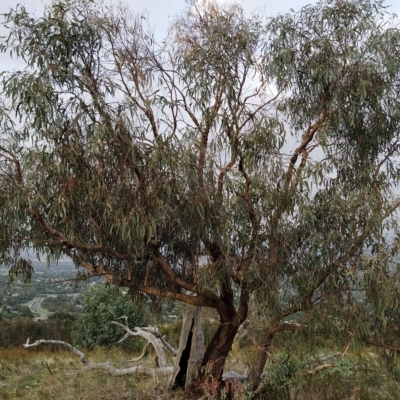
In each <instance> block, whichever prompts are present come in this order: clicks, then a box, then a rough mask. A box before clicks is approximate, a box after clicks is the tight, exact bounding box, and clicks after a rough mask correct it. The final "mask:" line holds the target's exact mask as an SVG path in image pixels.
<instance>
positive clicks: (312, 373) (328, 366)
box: [307, 364, 335, 375]
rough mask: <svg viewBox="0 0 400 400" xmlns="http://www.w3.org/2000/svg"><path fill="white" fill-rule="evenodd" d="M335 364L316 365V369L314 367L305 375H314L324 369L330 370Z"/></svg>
mask: <svg viewBox="0 0 400 400" xmlns="http://www.w3.org/2000/svg"><path fill="white" fill-rule="evenodd" d="M334 366H335V364H322V365H318V367H315V368H313V369H310V370H308V371H307V375H314V374H315V373H317V372H319V371H322V370H324V369H328V368H332V367H334Z"/></svg>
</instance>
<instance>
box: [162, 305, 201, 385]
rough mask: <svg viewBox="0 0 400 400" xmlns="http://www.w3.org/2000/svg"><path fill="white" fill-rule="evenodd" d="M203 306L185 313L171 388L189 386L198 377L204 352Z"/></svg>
mask: <svg viewBox="0 0 400 400" xmlns="http://www.w3.org/2000/svg"><path fill="white" fill-rule="evenodd" d="M201 313H202V308H201V307H197V308H196V309H194V310H188V311H186V312H185V313H184V315H183V325H182V330H181V336H180V339H179V348H178V352H177V357H176V362H175V366H174V370H173V373H172V376H171V379H170V387H171V388H178V387H182V388H185V389H187V388H189V387H190V386H191V384H192V382H193V381H194V380H195V379H196V378H197V376H198V373H199V370H200V366H201V361H202V358H203V354H204V335H203V327H202V325H201Z"/></svg>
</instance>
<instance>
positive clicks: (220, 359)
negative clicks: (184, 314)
mask: <svg viewBox="0 0 400 400" xmlns="http://www.w3.org/2000/svg"><path fill="white" fill-rule="evenodd" d="M238 329H239V325H238V324H237V323H234V322H233V321H221V322H220V324H219V326H218V329H217V331H216V332H215V334H214V336H213V338H212V339H211V341H210V343H209V344H208V346H207V348H206V351H205V354H204V358H203V362H202V364H201V369H202V370H201V377H202V382H204V383H211V382H221V380H222V372H223V369H224V365H225V360H226V358H227V356H228V354H229V352H230V351H231V350H232V344H233V341H234V339H235V336H236V333H237V331H238Z"/></svg>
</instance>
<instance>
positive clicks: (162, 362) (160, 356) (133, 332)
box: [111, 317, 169, 368]
mask: <svg viewBox="0 0 400 400" xmlns="http://www.w3.org/2000/svg"><path fill="white" fill-rule="evenodd" d="M121 318H123V319H125V325H124V324H121V323H120V322H116V321H112V322H111V323H112V324H114V325H117V326H120V327H121V328H123V329H125V331H126V335H125V336H124V337H123V338H122V339H121V340H120V341H119V342H122V341H123V340H125V339H126V338H127V337H129V336H134V337H135V336H136V337H141V338H143V339H146V340H147V341H148V342H149V343H151V344H152V346H153V347H154V351H155V352H156V355H157V360H158V365H159V366H160V368H165V367H168V366H169V363H168V359H167V356H166V354H165V351H164V349H163V345H162V342H161V341H160V339H158V338H157V337H156V336H155V335H153V334H152V333H150V332H147V331H146V330H144V329H141V328H137V327H136V328H133V329H130V328H129V326H128V318H127V317H121Z"/></svg>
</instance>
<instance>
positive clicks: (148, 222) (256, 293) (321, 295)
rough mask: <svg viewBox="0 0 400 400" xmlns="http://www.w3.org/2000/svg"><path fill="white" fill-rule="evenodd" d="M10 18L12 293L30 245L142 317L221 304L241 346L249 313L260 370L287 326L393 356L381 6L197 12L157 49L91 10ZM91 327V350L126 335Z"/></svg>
mask: <svg viewBox="0 0 400 400" xmlns="http://www.w3.org/2000/svg"><path fill="white" fill-rule="evenodd" d="M5 23H6V24H7V26H8V27H9V28H8V29H9V36H8V37H7V38H5V39H3V40H2V41H1V43H0V49H1V50H2V51H3V52H5V51H14V52H15V53H16V54H17V56H18V57H20V58H22V59H23V60H24V61H25V63H26V65H27V67H26V68H25V69H23V70H21V71H5V72H3V73H2V75H1V76H2V81H1V87H2V90H1V92H2V100H1V103H0V126H1V138H0V160H1V163H2V164H1V169H0V188H1V189H0V254H1V255H2V259H1V261H2V262H3V263H4V264H6V265H8V266H9V268H10V279H11V280H12V279H14V278H15V277H16V276H20V275H22V276H25V277H26V279H29V277H30V274H31V272H32V269H31V263H30V262H29V260H25V258H26V257H24V254H26V251H31V250H32V249H34V250H36V251H37V252H38V254H39V253H40V254H42V253H45V254H48V257H49V259H50V260H51V259H59V258H61V257H64V256H68V257H71V258H72V259H73V260H74V262H75V263H76V265H77V266H78V267H79V266H80V267H83V268H86V269H87V270H89V271H90V272H91V273H93V274H101V275H103V276H105V277H106V279H107V280H108V281H109V282H110V283H114V284H115V285H117V286H118V285H119V286H126V287H129V288H130V291H131V293H132V295H133V296H134V298H135V301H136V302H137V303H139V302H142V303H144V304H146V303H148V301H149V296H151V299H152V300H153V302H154V303H155V304H154V306H158V309H161V308H160V307H159V305H160V302H161V299H162V298H167V299H169V300H179V301H182V302H185V303H188V304H192V305H202V306H206V307H211V308H214V309H216V310H217V312H218V314H219V319H220V328H221V329H217V330H216V333H215V335H217V336H218V335H225V337H216V340H217V341H220V342H223V341H228V342H229V343H231V342H232V341H233V338H234V334H235V332H236V331H235V330H236V329H237V328H238V327H239V326H240V324H241V323H243V321H244V320H245V319H246V317H247V315H248V309H249V306H252V307H251V308H252V309H253V310H254V312H253V317H254V318H255V319H256V320H258V321H260V324H261V325H262V326H263V329H262V330H260V331H259V334H258V335H257V340H258V341H259V343H260V346H261V348H262V351H260V354H259V356H260V360H261V361H260V362H259V363H258V364H257V365H258V372H257V373H258V376H259V375H260V374H261V371H262V367H263V365H264V364H263V362H262V361H263V358H264V361H265V358H266V354H267V353H268V351H267V348H268V347H269V346H270V345H271V343H272V342H273V337H274V335H275V334H277V333H279V332H282V331H287V332H289V333H291V334H292V333H293V332H296V331H297V332H298V334H299V335H303V336H304V337H305V336H307V337H309V338H311V339H310V341H311V342H312V340H313V338H315V337H317V336H318V335H328V334H329V336H330V338H331V339H332V340H335V341H336V342H337V343H343V342H353V343H354V342H357V341H358V342H360V341H364V340H367V339H374V340H376V341H378V342H382V341H383V340H385V341H389V342H391V343H392V344H396V343H398V340H399V339H398V335H397V333H398V332H399V326H400V324H399V322H400V321H399V318H398V315H399V312H398V311H399V305H400V291H399V288H400V272H399V269H398V263H397V254H398V251H399V248H400V232H399V228H398V217H397V212H398V208H399V206H400V199H399V196H398V193H397V191H396V188H397V187H398V184H399V181H400V169H399V164H398V154H399V150H400V100H399V96H398V93H399V88H400V40H399V39H400V30H399V29H398V28H397V27H396V26H395V24H394V20H393V17H392V16H390V15H388V14H387V12H386V8H385V6H384V5H383V2H382V1H380V0H343V1H336V0H322V1H320V2H318V3H317V4H315V5H312V6H306V7H304V8H302V9H301V10H299V11H298V12H290V13H287V14H284V15H280V16H278V17H275V18H271V19H268V20H267V21H264V20H262V19H261V18H259V17H257V16H250V17H247V16H246V15H244V12H243V10H242V9H241V8H240V6H238V5H226V6H218V5H217V4H216V3H212V2H211V4H209V5H208V6H206V5H205V4H204V7H200V8H199V7H197V6H196V4H195V2H194V1H192V2H190V4H189V5H188V8H187V11H186V12H185V13H183V14H182V15H180V16H179V17H177V18H176V20H174V21H173V24H172V26H171V29H170V34H169V36H168V38H167V39H166V40H165V41H164V42H161V43H160V44H158V45H157V44H156V43H155V39H154V36H153V33H152V32H151V30H150V29H149V27H148V26H147V25H146V19H144V18H141V17H140V16H134V15H132V13H130V12H129V10H127V9H126V8H123V7H111V6H110V7H108V6H106V5H104V4H103V3H101V2H99V3H96V2H94V1H89V0H85V1H78V0H56V1H54V2H52V3H50V4H49V6H48V7H47V8H46V11H45V14H44V15H43V16H42V17H40V18H32V16H31V15H29V14H28V13H27V12H26V10H25V9H24V8H23V7H17V8H16V9H14V10H11V11H10V12H9V13H8V14H6V15H5ZM271 88H274V93H272V92H271V91H272V89H271ZM275 89H276V90H275ZM15 116H16V117H17V119H18V120H19V121H18V126H17V125H16V124H15V121H14V120H13V118H14V117H15ZM83 275H84V274H82V276H83ZM93 309H95V310H97V309H98V311H99V313H100V314H101V315H109V314H110V313H111V312H110V310H109V309H108V306H107V303H99V302H97V303H96V304H94V303H93ZM96 312H97V311H96ZM123 314H125V312H123ZM115 317H118V315H116V316H115ZM131 322H133V321H131ZM294 322H296V324H294ZM226 324H231V325H230V326H232V330H231V331H230V337H227V336H229V334H228V333H227V331H226V330H224V329H223V327H226V326H228V325H226ZM89 325H91V326H92V328H93V331H92V332H97V331H98V335H97V333H96V335H97V336H98V338H99V340H98V341H96V340H97V339H94V337H95V336H93V337H91V338H90V340H89V339H88V340H89V341H88V343H87V345H88V346H89V347H92V346H95V345H98V344H100V343H99V342H100V341H101V340H100V338H101V337H102V335H103V334H102V333H101V332H100V330H101V329H105V330H106V331H107V330H110V329H114V327H110V326H109V325H107V324H99V323H97V326H96V323H95V322H94V320H93V319H92V322H91V323H90V324H89ZM101 327H104V328H101ZM94 328H96V329H97V331H96V329H94ZM82 329H83V328H82ZM224 332H225V333H224ZM89 336H90V335H88V337H89ZM97 336H96V337H97ZM105 336H106V335H105ZM113 338H115V336H113ZM92 339H93V340H92ZM83 340H84V339H83V336H81V341H83ZM114 342H115V340H114ZM110 343H111V341H108V342H107V343H105V344H106V345H109V344H110ZM210 343H212V341H211V342H210ZM229 343H228V344H227V346H225V348H224V349H220V348H219V347H214V348H208V349H207V351H206V357H211V358H213V359H212V360H208V361H210V363H211V365H223V362H220V361H218V362H216V361H217V360H223V359H224V358H225V357H226V355H227V352H228V351H229V348H230V346H229ZM211 347H212V345H211ZM218 351H220V352H221V354H218ZM222 353H223V354H222ZM208 361H207V360H204V365H205V364H207V362H208ZM221 368H222V367H221ZM220 372H221V371H213V374H214V375H215V376H220Z"/></svg>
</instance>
